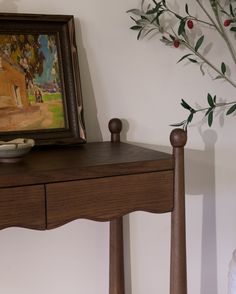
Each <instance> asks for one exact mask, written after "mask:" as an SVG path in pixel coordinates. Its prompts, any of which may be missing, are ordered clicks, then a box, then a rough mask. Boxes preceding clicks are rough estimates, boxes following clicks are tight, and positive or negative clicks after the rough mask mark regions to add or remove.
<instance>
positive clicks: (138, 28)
mask: <svg viewBox="0 0 236 294" xmlns="http://www.w3.org/2000/svg"><path fill="white" fill-rule="evenodd" d="M141 28H142V27H141V26H132V27H130V29H131V30H140V29H141Z"/></svg>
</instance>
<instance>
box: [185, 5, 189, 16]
mask: <svg viewBox="0 0 236 294" xmlns="http://www.w3.org/2000/svg"><path fill="white" fill-rule="evenodd" d="M185 11H186V13H187V14H188V15H189V12H188V4H187V3H186V4H185Z"/></svg>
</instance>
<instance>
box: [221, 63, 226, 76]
mask: <svg viewBox="0 0 236 294" xmlns="http://www.w3.org/2000/svg"><path fill="white" fill-rule="evenodd" d="M221 72H222V74H223V75H225V73H226V65H225V63H224V62H222V63H221Z"/></svg>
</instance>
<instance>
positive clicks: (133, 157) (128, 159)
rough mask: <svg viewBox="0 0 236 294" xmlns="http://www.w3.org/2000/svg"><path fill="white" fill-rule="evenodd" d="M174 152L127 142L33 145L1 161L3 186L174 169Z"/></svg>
mask: <svg viewBox="0 0 236 294" xmlns="http://www.w3.org/2000/svg"><path fill="white" fill-rule="evenodd" d="M173 168H174V165H173V156H172V155H170V154H166V153H163V152H159V151H154V150H150V149H146V148H142V147H138V146H135V145H131V144H126V143H120V142H119V143H112V142H98V143H87V144H81V145H77V146H53V147H52V146H50V147H47V148H46V147H44V148H38V149H33V150H32V151H31V152H30V153H29V154H28V155H27V156H25V157H24V158H23V160H22V161H20V162H17V163H0V188H4V187H12V186H23V185H36V184H45V183H53V182H61V181H70V180H79V179H89V178H102V177H109V176H118V175H128V174H136V173H147V172H153V171H164V170H172V169H173Z"/></svg>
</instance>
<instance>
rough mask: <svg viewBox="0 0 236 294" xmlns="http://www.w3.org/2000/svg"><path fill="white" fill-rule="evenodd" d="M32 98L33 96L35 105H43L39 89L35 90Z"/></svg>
mask: <svg viewBox="0 0 236 294" xmlns="http://www.w3.org/2000/svg"><path fill="white" fill-rule="evenodd" d="M34 96H35V102H36V103H43V95H42V92H41V91H40V89H39V88H36V89H35V91H34Z"/></svg>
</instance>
